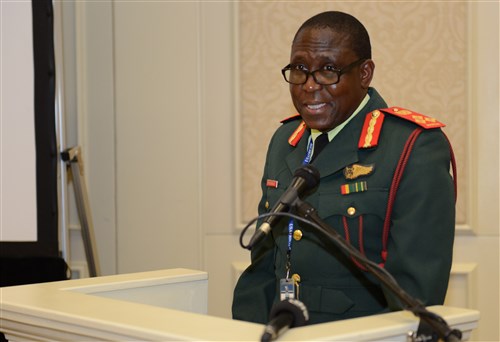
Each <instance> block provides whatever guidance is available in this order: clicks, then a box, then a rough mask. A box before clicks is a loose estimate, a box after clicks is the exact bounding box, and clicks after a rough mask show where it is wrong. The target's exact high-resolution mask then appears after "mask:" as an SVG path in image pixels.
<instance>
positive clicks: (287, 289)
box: [280, 279, 295, 300]
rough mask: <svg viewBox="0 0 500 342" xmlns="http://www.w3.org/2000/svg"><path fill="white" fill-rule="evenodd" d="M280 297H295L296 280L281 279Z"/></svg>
mask: <svg viewBox="0 0 500 342" xmlns="http://www.w3.org/2000/svg"><path fill="white" fill-rule="evenodd" d="M280 299H281V300H287V299H295V282H294V281H293V279H280Z"/></svg>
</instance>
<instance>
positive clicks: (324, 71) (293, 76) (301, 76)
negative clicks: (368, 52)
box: [281, 58, 366, 85]
mask: <svg viewBox="0 0 500 342" xmlns="http://www.w3.org/2000/svg"><path fill="white" fill-rule="evenodd" d="M365 60H366V58H361V59H358V60H357V61H354V62H352V63H351V64H349V65H346V66H345V67H343V68H341V69H338V68H334V67H332V66H331V65H327V66H325V67H323V68H321V69H318V70H314V71H309V70H307V69H302V68H303V66H302V65H293V64H288V65H287V66H286V67H284V68H283V69H281V73H282V74H283V77H284V78H285V81H287V82H288V83H291V84H297V85H298V84H304V83H306V82H307V79H308V78H309V75H312V77H313V79H314V81H315V82H316V83H317V84H321V85H332V84H336V83H339V81H340V76H341V75H342V74H345V73H346V72H347V71H349V70H350V69H352V68H353V67H355V66H356V65H358V64H361V63H362V62H364V61H365Z"/></svg>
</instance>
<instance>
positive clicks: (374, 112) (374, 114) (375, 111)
mask: <svg viewBox="0 0 500 342" xmlns="http://www.w3.org/2000/svg"><path fill="white" fill-rule="evenodd" d="M379 115H380V111H378V110H374V111H373V112H372V117H374V118H378V117H379Z"/></svg>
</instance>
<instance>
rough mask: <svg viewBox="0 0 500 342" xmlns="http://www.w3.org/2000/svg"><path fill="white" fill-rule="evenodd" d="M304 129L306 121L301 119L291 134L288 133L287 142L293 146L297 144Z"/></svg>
mask: <svg viewBox="0 0 500 342" xmlns="http://www.w3.org/2000/svg"><path fill="white" fill-rule="evenodd" d="M305 131H306V123H305V122H304V120H302V121H301V122H300V124H299V125H298V126H297V128H296V129H295V131H293V133H292V135H290V137H289V138H288V143H289V144H290V145H292V146H294V147H295V146H297V144H298V143H299V141H300V138H302V136H303V135H304V132H305Z"/></svg>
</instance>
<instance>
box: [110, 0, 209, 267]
mask: <svg viewBox="0 0 500 342" xmlns="http://www.w3.org/2000/svg"><path fill="white" fill-rule="evenodd" d="M114 25H115V26H114V33H115V75H116V76H115V99H116V184H117V203H116V205H117V225H118V236H117V251H118V272H119V273H124V272H134V271H146V270H152V269H160V268H171V267H188V268H195V269H196V268H200V266H201V257H202V249H201V239H202V236H201V226H200V218H199V215H198V213H199V211H200V207H201V202H200V196H199V191H198V189H199V188H200V185H201V184H200V168H201V162H200V160H201V159H200V158H201V157H200V156H201V150H200V149H201V141H200V132H201V129H200V125H201V119H200V107H199V100H200V88H199V74H200V70H199V53H200V50H199V8H198V4H196V3H192V2H186V3H180V2H145V3H141V2H118V1H117V2H115V3H114ZM181 32H182V34H180V33H181ZM179 246H182V249H183V251H184V252H183V253H179V252H178V251H179Z"/></svg>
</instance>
